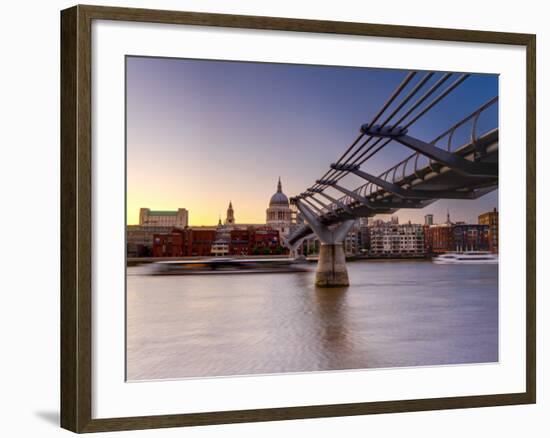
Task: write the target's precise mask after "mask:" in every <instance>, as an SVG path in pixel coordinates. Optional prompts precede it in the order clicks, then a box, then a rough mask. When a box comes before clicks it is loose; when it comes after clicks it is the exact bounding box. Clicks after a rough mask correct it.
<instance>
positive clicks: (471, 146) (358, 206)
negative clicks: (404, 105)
mask: <svg viewBox="0 0 550 438" xmlns="http://www.w3.org/2000/svg"><path fill="white" fill-rule="evenodd" d="M480 149H482V150H484V151H485V155H484V156H483V157H481V158H478V159H477V160H476V161H475V162H476V163H494V164H498V128H497V129H493V130H491V131H489V132H487V133H485V134H484V135H482V136H480V137H479V138H478V139H476V141H475V142H469V143H467V144H464V145H463V146H461V147H459V148H457V149H456V150H455V151H454V153H453V154H454V155H457V156H460V157H462V158H465V159H467V160H468V161H472V162H473V161H474V156H475V154H476V151H478V150H480ZM418 155H419V154H417V153H415V154H413V155H411V156H410V157H408V158H407V159H406V160H403V161H402V162H401V163H399V164H398V165H397V166H394V167H392V168H391V169H389V170H388V171H386V172H384V173H383V174H382V175H381V177H382V179H384V180H385V181H388V182H391V183H393V184H395V185H397V186H399V187H401V188H403V189H414V190H423V191H433V198H432V199H426V200H420V201H418V200H417V201H415V202H414V203H411V206H410V207H407V208H424V207H426V206H428V205H430V204H431V203H433V202H435V201H436V200H438V199H440V198H441V197H442V196H440V194H441V193H442V192H443V191H458V192H460V191H464V192H466V191H471V190H475V191H477V192H475V193H477V196H482V195H484V194H486V193H489V192H490V191H492V190H495V189H496V188H497V187H498V176H497V177H494V176H492V177H491V176H472V175H465V174H463V173H459V172H458V171H456V170H454V169H451V168H449V167H447V166H443V165H441V164H439V163H437V162H435V161H431V162H430V164H428V165H426V166H424V167H422V168H420V169H417V170H413V171H410V172H408V173H406V172H407V169H408V168H411V169H412V168H413V167H415V166H414V165H413V162H414V160H415V159H416V157H417V156H418ZM405 173H406V174H405ZM398 174H401V175H402V176H401V177H400V178H399V179H397V178H396V176H397V175H398ZM403 174H405V175H404V176H403ZM354 192H355V193H356V194H358V195H361V196H362V197H364V198H365V199H366V200H367V201H376V204H377V205H381V204H387V206H386V205H384V207H383V208H379V207H377V208H376V209H373V208H370V207H368V206H366V205H365V204H364V203H362V202H360V201H358V200H356V199H354V198H353V197H351V196H348V195H346V196H343V197H341V198H340V199H339V200H338V201H340V202H342V203H343V204H344V205H345V206H346V208H347V209H348V211H346V210H344V209H343V208H340V207H338V206H337V205H336V204H334V203H332V204H331V205H330V206H329V208H324V209H322V211H321V213H320V215H319V220H320V221H321V222H322V223H324V224H325V225H331V224H336V223H339V222H342V221H344V220H347V219H353V218H358V217H369V216H374V215H376V214H391V213H394V212H395V211H397V210H399V209H400V208H405V207H403V201H404V200H403V197H400V196H396V195H395V194H394V193H392V192H390V191H387V190H384V189H383V188H381V187H380V186H377V185H376V184H374V183H370V182H369V183H367V184H364V185H363V186H361V187H359V188H357V189H356V190H354ZM477 196H476V195H475V194H474V199H475V197H477ZM397 204H399V206H396V205H397ZM312 233H313V231H312V229H311V228H310V226H309V225H307V224H306V223H304V224H302V225H300V226H299V227H298V228H296V229H295V230H294V232H293V233H291V235H290V236H289V238H288V241H289V243H290V244H291V245H292V244H295V243H297V242H299V241H300V240H301V239H303V238H305V237H307V236H309V235H310V234H312Z"/></svg>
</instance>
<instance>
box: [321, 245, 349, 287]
mask: <svg viewBox="0 0 550 438" xmlns="http://www.w3.org/2000/svg"><path fill="white" fill-rule="evenodd" d="M315 285H316V286H318V287H338V286H349V278H348V269H347V267H346V254H345V252H344V245H343V243H322V242H321V249H320V251H319V261H318V262H317V272H316V273H315Z"/></svg>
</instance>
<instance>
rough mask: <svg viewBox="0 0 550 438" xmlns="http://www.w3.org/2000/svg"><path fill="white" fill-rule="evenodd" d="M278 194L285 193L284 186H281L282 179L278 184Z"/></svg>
mask: <svg viewBox="0 0 550 438" xmlns="http://www.w3.org/2000/svg"><path fill="white" fill-rule="evenodd" d="M277 193H283V186H282V184H281V177H279V182H278V183H277Z"/></svg>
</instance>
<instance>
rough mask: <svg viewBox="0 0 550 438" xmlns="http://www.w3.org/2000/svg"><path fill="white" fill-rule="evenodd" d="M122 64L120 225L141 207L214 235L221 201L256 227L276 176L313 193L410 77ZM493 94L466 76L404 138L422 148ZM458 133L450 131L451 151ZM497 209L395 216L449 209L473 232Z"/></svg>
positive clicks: (296, 68)
mask: <svg viewBox="0 0 550 438" xmlns="http://www.w3.org/2000/svg"><path fill="white" fill-rule="evenodd" d="M126 62H127V222H128V224H135V223H138V212H139V208H140V207H149V208H151V209H156V210H160V209H163V210H175V209H177V208H178V207H184V208H187V209H188V210H189V222H190V225H212V224H215V223H217V221H218V216H219V215H220V214H221V216H222V219H223V218H224V217H225V210H226V208H227V205H228V203H229V201H230V200H231V201H232V202H233V207H234V209H235V217H236V220H237V223H239V222H240V223H265V210H266V208H267V206H268V202H269V198H270V197H271V195H272V194H273V193H274V192H275V190H276V184H277V178H278V177H279V176H280V177H281V179H282V182H283V191H284V192H285V193H286V194H287V196H289V197H290V196H293V195H296V194H298V193H300V192H302V191H304V190H305V189H306V188H307V187H310V186H311V185H313V183H314V182H315V180H316V179H318V178H320V177H321V176H322V175H323V174H324V173H325V171H326V170H327V169H328V166H329V165H330V163H332V162H335V161H336V160H337V159H338V157H339V156H340V155H341V154H342V153H343V152H344V150H345V149H346V148H347V147H348V146H349V145H350V144H351V142H352V141H353V140H354V138H355V137H356V136H357V134H358V132H359V128H360V126H361V124H363V123H366V122H368V121H369V120H370V118H372V117H373V116H374V115H375V114H376V112H377V110H378V109H379V108H380V107H381V105H382V104H383V103H384V102H385V101H386V99H387V98H388V96H390V95H391V93H392V92H393V90H394V89H395V87H396V86H397V85H398V84H399V83H400V82H401V80H402V79H403V78H404V77H405V75H406V74H407V73H408V71H407V70H389V69H369V68H357V67H333V66H306V65H289V64H268V63H246V62H230V61H211V60H185V59H171V58H148V57H127V61H126ZM441 74H442V73H438V74H436V75H435V76H434V77H433V78H432V79H431V80H430V81H429V82H428V84H427V85H426V88H427V87H429V86H430V85H432V84H433V83H434V82H435V81H436V80H437V79H438V78H439V77H440V75H441ZM421 76H422V75H417V78H415V79H414V80H413V81H412V83H411V84H410V85H409V87H408V88H407V89H406V90H408V89H410V88H411V87H413V86H414V84H415V83H416V81H418V80H419V79H420V77H421ZM448 83H449V84H450V83H451V81H449V82H448ZM406 90H405V91H406ZM497 94H498V76H497V75H481V74H476V75H472V76H471V77H469V78H468V79H467V80H466V81H465V82H464V83H463V84H462V85H461V86H460V87H459V88H458V89H457V90H455V91H454V92H453V93H451V94H450V95H449V96H448V97H447V98H445V99H444V100H443V101H442V102H441V103H440V104H439V105H438V106H437V107H436V108H435V109H434V110H433V111H431V112H429V113H428V114H426V116H424V117H423V118H421V119H420V120H419V121H418V122H417V123H416V124H415V125H413V127H411V129H410V131H409V133H410V134H411V135H413V136H417V137H418V138H421V139H424V140H426V141H431V140H432V139H433V138H434V137H436V136H437V135H438V134H440V133H441V132H443V131H445V130H446V129H447V128H448V127H450V126H451V125H452V124H454V123H455V122H457V121H458V120H460V119H461V118H463V117H465V116H467V115H468V114H470V113H471V112H472V111H473V110H475V109H476V108H477V107H479V106H480V105H481V104H482V103H484V102H486V101H487V100H489V99H490V98H492V97H494V96H496V95H497ZM497 120H498V114H497V108H495V109H494V110H492V111H488V112H487V113H486V114H484V115H483V116H482V117H480V120H479V132H483V131H484V130H486V129H489V128H494V127H496V126H497V123H498V122H497ZM468 135H469V131H468V130H467V129H463V130H459V131H457V133H456V142H453V143H454V144H455V145H456V146H457V145H458V144H460V143H464V140H465V139H466V138H467V136H468ZM410 153H411V151H410V150H408V149H406V148H405V147H404V146H401V145H399V144H394V143H393V142H392V143H390V144H389V145H388V146H387V147H386V148H384V149H383V150H382V151H381V152H380V153H378V154H377V155H376V156H375V157H374V158H373V159H372V160H369V161H368V162H367V163H365V164H364V165H363V166H362V167H363V168H364V169H365V170H366V171H367V172H369V173H376V174H379V173H381V172H382V171H384V170H385V169H386V168H388V167H390V166H392V165H394V164H395V163H397V162H398V161H399V160H400V159H402V158H404V157H406V156H407V155H410ZM342 183H344V185H346V186H347V187H350V188H355V187H358V186H359V185H361V184H363V183H364V181H363V180H360V179H359V178H357V177H355V176H348V177H346V178H344V179H343V180H342ZM340 195H341V194H340ZM497 206H498V191H495V192H493V193H490V194H488V195H486V196H484V197H483V198H481V199H479V200H476V201H456V200H455V201H448V200H444V201H437V202H435V203H434V204H432V205H430V206H428V207H426V208H425V209H422V210H400V211H399V212H398V213H397V215H398V216H399V219H400V221H401V222H405V221H407V220H411V221H412V222H418V223H421V222H423V216H424V215H425V214H427V213H433V214H434V215H435V221H436V222H442V221H444V219H445V215H446V212H447V209H449V210H450V213H451V218H452V219H453V220H455V221H458V220H465V221H468V222H474V223H476V222H477V216H478V214H479V213H482V212H485V211H488V210H491V209H493V207H497Z"/></svg>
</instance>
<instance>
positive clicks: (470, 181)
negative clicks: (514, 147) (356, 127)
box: [286, 71, 499, 287]
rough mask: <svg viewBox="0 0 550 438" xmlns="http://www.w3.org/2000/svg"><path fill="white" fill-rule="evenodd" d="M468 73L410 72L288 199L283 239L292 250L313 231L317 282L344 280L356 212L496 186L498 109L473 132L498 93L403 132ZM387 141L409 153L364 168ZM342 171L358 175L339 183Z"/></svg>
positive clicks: (419, 204) (473, 195) (387, 210)
mask: <svg viewBox="0 0 550 438" xmlns="http://www.w3.org/2000/svg"><path fill="white" fill-rule="evenodd" d="M438 76H439V78H438ZM469 76H470V75H469V74H454V73H446V74H443V75H437V74H436V72H423V73H419V72H414V71H413V72H410V73H409V74H408V75H407V76H406V77H405V78H404V79H403V81H402V82H401V83H400V84H399V86H398V87H397V88H396V89H395V90H394V92H393V93H392V94H391V96H389V98H388V99H387V101H386V102H385V103H384V104H383V105H382V106H381V108H380V109H379V111H378V112H377V113H376V115H375V116H374V117H373V118H372V119H371V120H370V121H369V122H368V123H365V124H363V125H362V126H361V127H360V132H359V135H358V136H357V138H355V140H354V141H353V143H352V144H351V145H350V146H349V147H348V148H347V149H346V150H345V151H344V153H343V154H342V155H341V156H340V158H338V160H337V161H336V162H335V163H333V164H331V165H330V168H329V169H328V170H327V171H326V172H325V174H324V175H323V176H322V177H321V178H319V179H318V180H317V181H315V183H314V184H313V185H312V186H311V187H309V188H307V189H306V190H304V192H302V193H300V194H299V195H297V196H294V197H292V198H291V199H290V202H291V203H292V204H293V205H295V206H296V208H297V210H298V223H299V225H298V226H297V227H296V228H295V229H294V230H293V231H292V232H291V233H290V235H289V236H288V238H287V241H286V244H287V246H288V247H289V248H290V249H291V254H295V251H296V249H297V247H298V246H299V245H300V243H301V242H302V241H303V240H304V239H305V238H307V237H308V236H311V235H312V234H314V235H315V236H316V237H317V238H318V239H319V241H320V243H321V247H320V252H319V261H318V263H317V272H316V277H315V283H316V285H317V286H319V287H332V286H347V285H349V278H348V273H347V269H346V259H345V252H344V248H343V242H344V239H345V238H346V235H347V234H348V232H349V231H350V229H351V227H352V226H353V224H354V223H355V221H356V220H357V219H358V218H360V217H370V216H374V215H377V214H391V213H394V212H395V211H397V210H399V209H403V208H415V209H419V208H424V207H426V206H428V205H429V204H431V203H433V202H435V201H437V200H439V199H477V198H479V197H480V196H483V195H485V194H487V193H489V192H491V191H493V190H495V189H496V188H497V187H498V138H499V135H498V117H496V118H494V119H495V121H494V122H493V124H494V125H496V126H494V127H492V128H490V129H485V130H483V132H481V133H480V132H478V131H480V129H479V119H480V116H481V115H482V114H484V113H486V112H487V111H489V109H491V108H492V109H493V110H497V111H498V97H494V98H492V99H490V100H489V101H487V102H486V103H484V104H483V105H481V106H480V107H478V108H476V109H475V110H474V111H473V112H471V113H470V114H468V115H467V116H466V117H464V118H463V119H461V120H459V121H458V122H456V123H449V125H450V126H447V127H446V129H445V131H444V132H442V133H441V134H440V135H438V136H437V137H436V138H434V139H431V140H430V139H428V140H426V139H423V138H417V137H415V136H412V135H410V128H411V127H412V126H413V125H414V124H415V123H416V122H417V121H418V120H419V119H420V118H422V117H424V116H426V115H427V114H430V113H432V114H433V111H434V109H435V108H437V105H438V104H439V103H440V102H441V101H443V100H444V99H445V98H446V97H447V96H449V95H451V94H452V93H457V92H458V91H457V90H459V89H460V86H461V84H463V83H464V81H466V80H467V79H468V77H469ZM432 78H433V79H434V80H432V82H433V84H432V85H430V84H428V81H430V79H432ZM437 78H438V79H437ZM435 79H437V80H435ZM465 130H466V132H467V136H466V138H465V140H464V142H463V143H461V144H459V145H458V146H455V145H454V144H453V143H456V141H454V142H453V139H455V140H456V137H457V135H456V133H457V132H459V131H461V132H464V131H465ZM392 142H394V143H398V144H401V145H403V146H405V147H406V148H408V149H410V150H411V151H412V153H411V154H410V155H408V156H407V157H406V158H405V159H403V160H402V161H399V162H398V163H397V164H395V165H394V166H392V167H390V168H389V169H387V170H385V171H384V172H382V173H381V174H378V175H375V174H374V172H373V173H371V172H372V171H370V172H369V165H370V164H371V162H372V157H373V156H374V155H375V154H379V153H384V151H387V150H388V145H389V144H390V143H392ZM348 175H355V176H356V177H359V178H360V179H361V180H362V181H364V183H363V184H362V185H360V186H359V187H355V188H349V187H346V185H345V183H344V182H343V181H342V179H344V178H345V177H346V176H348ZM348 179H349V178H348Z"/></svg>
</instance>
